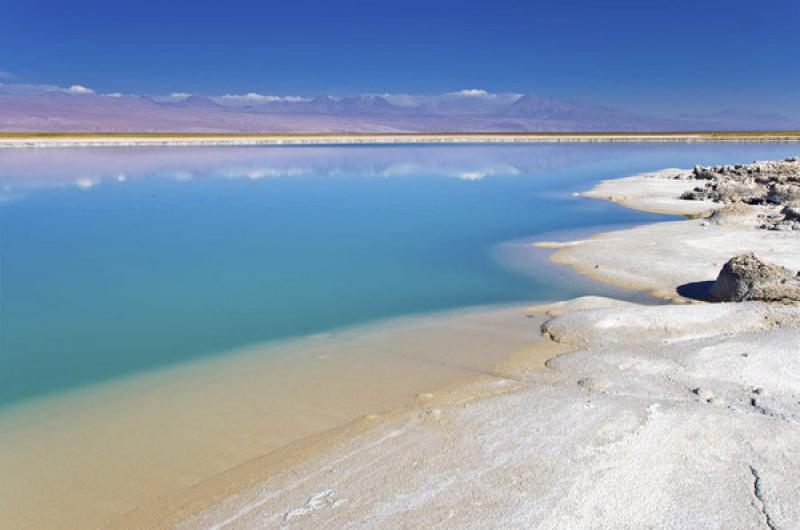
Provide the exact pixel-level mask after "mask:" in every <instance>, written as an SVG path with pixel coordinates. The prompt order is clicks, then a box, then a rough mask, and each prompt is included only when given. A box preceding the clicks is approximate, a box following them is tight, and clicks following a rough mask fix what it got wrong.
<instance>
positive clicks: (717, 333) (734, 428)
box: [178, 299, 800, 529]
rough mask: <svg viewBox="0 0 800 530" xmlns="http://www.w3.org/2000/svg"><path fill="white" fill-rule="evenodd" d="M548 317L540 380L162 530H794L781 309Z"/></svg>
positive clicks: (596, 302) (668, 309) (787, 330)
mask: <svg viewBox="0 0 800 530" xmlns="http://www.w3.org/2000/svg"><path fill="white" fill-rule="evenodd" d="M606 305H607V307H602V306H606ZM586 306H589V307H590V308H588V309H583V307H586ZM591 306H599V307H594V308H591ZM555 309H557V310H558V311H557V312H565V314H564V315H562V316H558V317H556V318H555V319H554V320H552V321H550V323H549V324H548V325H547V326H546V329H547V330H548V332H549V333H550V334H551V335H552V336H553V337H554V338H556V339H557V340H558V341H560V342H563V343H568V344H570V345H573V346H576V347H578V348H579V350H578V351H576V352H574V353H569V354H565V355H562V356H560V357H558V358H556V359H554V360H552V361H551V362H550V368H551V369H550V370H548V371H546V372H541V373H532V374H528V375H521V374H517V375H516V381H512V380H511V379H497V380H494V381H487V382H482V383H480V384H479V386H477V387H472V388H468V389H464V390H463V391H462V392H461V393H456V394H453V395H450V396H447V397H446V398H445V399H444V400H443V401H442V402H436V403H432V404H431V405H430V406H427V407H424V408H423V409H421V410H418V411H414V412H410V413H407V414H405V415H402V416H400V417H397V418H395V419H393V420H390V421H388V422H387V423H385V424H383V425H381V426H380V427H379V428H377V429H376V430H374V431H372V432H371V433H369V434H368V435H365V436H361V437H358V438H356V439H354V440H351V441H349V442H346V443H345V444H343V445H340V446H338V447H336V448H334V449H333V450H330V451H328V452H325V453H323V454H320V455H318V456H317V457H315V458H313V459H312V460H310V461H308V462H306V463H305V464H303V465H302V466H300V467H298V468H295V469H293V470H292V471H291V472H288V473H283V474H279V475H277V476H274V477H272V478H270V479H268V480H266V481H265V482H263V483H261V484H259V485H258V486H257V487H255V488H253V489H251V490H249V491H245V492H242V493H240V494H238V495H236V496H234V497H231V498H229V499H228V500H226V501H224V502H222V503H221V504H219V505H217V506H214V507H212V508H210V509H207V510H205V511H202V512H200V513H198V514H196V515H195V516H193V517H191V518H189V519H188V520H186V521H184V522H183V523H182V524H180V525H178V528H229V529H236V528H420V527H426V528H437V527H438V528H487V527H491V528H652V527H658V528H687V527H698V528H768V527H770V526H772V527H774V528H798V527H800V509H798V502H797V500H798V499H800V484H798V481H797V480H796V477H797V476H800V428H799V427H798V420H800V406H798V401H800V357H799V356H798V355H797V346H798V344H800V329H798V327H797V325H798V321H800V311H799V310H798V308H797V307H793V306H787V307H778V308H774V307H770V306H768V305H765V304H758V303H746V304H738V305H733V304H726V305H702V306H700V305H698V306H691V307H675V306H657V307H643V306H638V305H635V304H626V303H619V302H613V301H607V300H604V299H588V300H587V299H578V300H576V301H573V302H569V303H562V304H560V305H558V306H556V307H555ZM632 321H633V322H635V325H633V326H631V325H630V322H632ZM700 322H706V323H707V325H699V323H700ZM778 323H780V324H781V326H778ZM503 386H508V387H509V388H510V389H511V390H510V391H509V392H507V393H502V394H499V395H495V396H492V397H484V398H482V399H469V398H468V397H467V396H469V395H470V394H471V393H474V392H480V391H486V390H487V387H494V388H495V389H496V388H498V387H500V388H502V387H503ZM463 400H466V401H463Z"/></svg>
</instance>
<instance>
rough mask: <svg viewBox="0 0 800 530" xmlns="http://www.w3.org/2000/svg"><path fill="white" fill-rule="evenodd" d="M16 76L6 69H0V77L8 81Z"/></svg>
mask: <svg viewBox="0 0 800 530" xmlns="http://www.w3.org/2000/svg"><path fill="white" fill-rule="evenodd" d="M16 78H17V76H15V75H14V74H12V73H11V72H9V71H8V70H0V79H5V80H7V81H10V80H11V79H16Z"/></svg>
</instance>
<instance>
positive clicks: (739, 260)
mask: <svg viewBox="0 0 800 530" xmlns="http://www.w3.org/2000/svg"><path fill="white" fill-rule="evenodd" d="M711 298H712V300H714V301H716V302H743V301H747V300H760V301H764V302H798V301H800V276H797V275H793V274H792V273H791V272H790V271H789V270H788V269H785V268H784V267H781V266H779V265H773V264H771V263H765V262H763V261H761V260H760V259H758V257H757V256H756V255H755V254H753V253H752V252H750V253H747V254H742V255H741V256H736V257H735V258H733V259H731V260H729V261H728V262H727V263H726V264H725V265H724V266H723V267H722V270H721V271H720V273H719V276H718V277H717V280H716V281H715V282H714V284H713V285H712V286H711Z"/></svg>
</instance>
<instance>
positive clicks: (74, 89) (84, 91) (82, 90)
mask: <svg viewBox="0 0 800 530" xmlns="http://www.w3.org/2000/svg"><path fill="white" fill-rule="evenodd" d="M63 91H64V92H67V93H69V94H81V95H89V94H94V90H92V89H91V88H88V87H85V86H83V85H72V86H71V87H69V88H65V89H63Z"/></svg>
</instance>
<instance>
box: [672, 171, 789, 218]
mask: <svg viewBox="0 0 800 530" xmlns="http://www.w3.org/2000/svg"><path fill="white" fill-rule="evenodd" d="M685 178H686V179H688V180H696V181H702V184H700V183H699V182H698V185H697V186H695V187H694V188H693V189H691V190H689V191H686V192H684V193H683V194H682V195H681V197H680V198H681V199H684V200H690V201H705V200H710V201H713V202H717V203H723V204H737V203H742V204H748V205H754V206H760V207H762V210H763V212H762V215H761V218H760V220H759V222H757V223H756V224H757V225H758V226H759V227H760V228H765V229H769V230H800V219H799V218H798V217H797V215H796V214H797V212H798V211H800V208H798V205H800V158H798V157H793V158H787V159H785V160H776V161H768V162H753V163H752V164H737V165H734V166H712V167H703V166H695V167H694V169H692V171H691V173H689V174H688V175H687V176H686V177H685Z"/></svg>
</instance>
